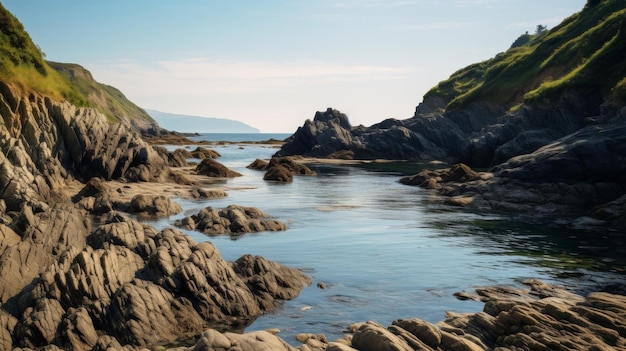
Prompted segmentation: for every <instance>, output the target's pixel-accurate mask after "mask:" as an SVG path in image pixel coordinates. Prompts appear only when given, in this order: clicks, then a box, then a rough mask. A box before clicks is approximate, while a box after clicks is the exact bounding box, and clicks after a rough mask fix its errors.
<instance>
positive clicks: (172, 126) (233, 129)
mask: <svg viewBox="0 0 626 351" xmlns="http://www.w3.org/2000/svg"><path fill="white" fill-rule="evenodd" d="M145 111H146V112H147V113H148V114H149V115H150V117H152V118H154V120H156V121H157V123H159V125H160V126H161V127H163V128H165V129H167V130H173V131H177V132H181V133H260V132H261V131H260V130H259V129H257V128H254V127H252V126H249V125H247V124H245V123H243V122H240V121H236V120H232V119H226V118H213V117H202V116H190V115H179V114H175V113H167V112H161V111H156V110H150V109H145Z"/></svg>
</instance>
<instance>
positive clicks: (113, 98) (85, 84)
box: [47, 61, 153, 122]
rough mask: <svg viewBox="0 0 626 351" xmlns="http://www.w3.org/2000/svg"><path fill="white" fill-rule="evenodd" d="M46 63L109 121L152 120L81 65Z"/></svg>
mask: <svg viewBox="0 0 626 351" xmlns="http://www.w3.org/2000/svg"><path fill="white" fill-rule="evenodd" d="M47 63H48V64H49V65H50V66H51V67H52V68H54V70H56V71H57V72H59V73H61V75H63V76H64V77H65V78H66V79H68V80H69V81H70V82H71V83H72V85H73V86H75V87H76V88H77V89H78V91H80V92H81V93H82V94H83V95H84V96H85V97H86V98H87V101H89V103H90V105H92V106H95V107H97V108H98V109H99V110H100V112H102V113H103V114H104V115H105V116H106V117H107V118H108V119H109V121H112V122H119V121H120V120H124V119H139V120H145V121H153V119H152V117H150V115H148V113H147V112H146V111H144V110H143V109H141V108H139V107H138V106H137V105H135V104H134V103H132V102H131V101H130V100H128V99H127V98H126V96H124V94H122V92H121V91H119V90H118V89H116V88H114V87H112V86H110V85H106V84H102V83H98V82H97V81H96V80H94V79H93V76H92V75H91V73H90V72H89V71H88V70H86V69H85V68H83V67H82V66H80V65H77V64H72V63H59V62H51V61H48V62H47Z"/></svg>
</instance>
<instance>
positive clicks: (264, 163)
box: [246, 158, 268, 171]
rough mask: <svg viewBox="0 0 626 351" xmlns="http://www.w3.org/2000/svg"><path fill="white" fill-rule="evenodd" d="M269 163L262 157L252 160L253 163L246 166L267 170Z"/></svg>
mask: <svg viewBox="0 0 626 351" xmlns="http://www.w3.org/2000/svg"><path fill="white" fill-rule="evenodd" d="M267 165H268V162H267V161H264V160H261V159H258V158H257V159H256V160H254V161H252V163H251V164H249V165H248V166H246V168H249V169H256V170H259V171H265V170H267Z"/></svg>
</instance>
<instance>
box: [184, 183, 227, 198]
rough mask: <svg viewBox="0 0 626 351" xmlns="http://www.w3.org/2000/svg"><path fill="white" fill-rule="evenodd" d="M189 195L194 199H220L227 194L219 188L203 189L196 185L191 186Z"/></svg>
mask: <svg viewBox="0 0 626 351" xmlns="http://www.w3.org/2000/svg"><path fill="white" fill-rule="evenodd" d="M190 195H191V197H192V198H194V199H208V200H211V199H221V198H224V197H227V196H228V193H227V192H226V191H224V190H220V189H204V188H201V187H198V186H194V187H192V188H191V194H190Z"/></svg>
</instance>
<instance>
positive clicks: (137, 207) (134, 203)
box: [130, 194, 183, 217]
mask: <svg viewBox="0 0 626 351" xmlns="http://www.w3.org/2000/svg"><path fill="white" fill-rule="evenodd" d="M182 211H183V209H182V207H180V205H179V204H177V203H175V202H173V201H172V200H171V199H170V198H169V197H167V196H163V195H154V196H153V195H142V194H139V195H135V196H133V198H132V199H131V201H130V212H131V213H136V214H139V215H143V216H155V217H168V216H170V215H173V214H177V213H180V212H182Z"/></svg>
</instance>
